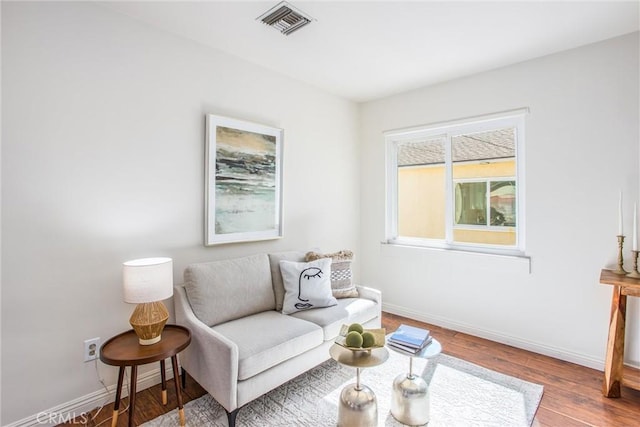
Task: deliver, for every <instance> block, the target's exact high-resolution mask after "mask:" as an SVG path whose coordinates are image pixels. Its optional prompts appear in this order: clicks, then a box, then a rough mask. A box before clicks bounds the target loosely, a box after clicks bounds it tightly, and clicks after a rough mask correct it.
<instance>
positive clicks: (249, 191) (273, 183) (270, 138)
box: [205, 114, 283, 246]
mask: <svg viewBox="0 0 640 427" xmlns="http://www.w3.org/2000/svg"><path fill="white" fill-rule="evenodd" d="M206 122H207V132H206V133H207V135H206V153H205V159H206V165H205V179H206V183H205V193H206V194H205V209H206V212H205V222H206V223H205V245H207V246H210V245H217V244H222V243H234V242H248V241H256V240H268V239H278V238H280V237H282V137H283V130H282V129H278V128H274V127H270V126H264V125H261V124H257V123H251V122H246V121H242V120H236V119H231V118H227V117H220V116H215V115H212V114H208V115H207V117H206Z"/></svg>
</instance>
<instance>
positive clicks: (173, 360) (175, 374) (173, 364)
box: [171, 355, 185, 427]
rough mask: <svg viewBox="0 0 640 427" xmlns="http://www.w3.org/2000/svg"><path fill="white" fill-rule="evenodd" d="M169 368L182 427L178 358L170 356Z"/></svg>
mask: <svg viewBox="0 0 640 427" xmlns="http://www.w3.org/2000/svg"><path fill="white" fill-rule="evenodd" d="M171 367H172V368H173V382H174V383H175V385H176V398H177V399H178V414H179V415H180V425H181V426H182V427H184V425H185V418H184V407H183V406H182V392H181V391H180V379H179V378H180V375H178V357H177V356H175V355H174V356H171Z"/></svg>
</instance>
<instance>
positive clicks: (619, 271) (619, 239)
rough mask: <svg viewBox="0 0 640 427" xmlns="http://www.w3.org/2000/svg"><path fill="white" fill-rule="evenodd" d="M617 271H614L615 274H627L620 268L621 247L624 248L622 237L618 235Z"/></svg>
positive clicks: (621, 260)
mask: <svg viewBox="0 0 640 427" xmlns="http://www.w3.org/2000/svg"><path fill="white" fill-rule="evenodd" d="M617 237H618V269H617V270H615V271H614V273H615V274H627V272H626V271H625V269H624V268H623V267H622V264H623V262H624V260H623V259H622V246H624V236H623V235H621V234H620V235H618V236H617Z"/></svg>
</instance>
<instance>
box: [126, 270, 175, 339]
mask: <svg viewBox="0 0 640 427" xmlns="http://www.w3.org/2000/svg"><path fill="white" fill-rule="evenodd" d="M122 284H123V287H124V301H125V302H128V303H132V304H138V305H137V306H136V308H135V310H133V314H132V315H131V318H130V319H129V323H131V326H132V327H133V330H134V331H135V332H136V334H137V335H138V340H139V342H140V344H141V345H151V344H155V343H157V342H159V341H160V339H161V337H162V329H163V328H164V325H165V324H166V323H167V320H168V319H169V311H167V307H165V305H164V304H163V303H162V300H165V299H167V298H169V297H171V296H172V295H173V261H172V260H171V258H144V259H135V260H132V261H127V262H125V263H124V268H123V274H122Z"/></svg>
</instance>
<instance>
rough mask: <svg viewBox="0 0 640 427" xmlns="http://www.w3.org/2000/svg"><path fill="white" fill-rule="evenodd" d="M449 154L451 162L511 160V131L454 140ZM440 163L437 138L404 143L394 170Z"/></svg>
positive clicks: (455, 137) (512, 140) (479, 134)
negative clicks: (400, 167) (402, 167)
mask: <svg viewBox="0 0 640 427" xmlns="http://www.w3.org/2000/svg"><path fill="white" fill-rule="evenodd" d="M451 150H452V153H451V156H452V160H453V161H454V162H467V161H474V160H476V161H480V160H492V159H504V158H512V157H515V155H516V151H515V135H514V129H513V128H507V129H499V130H493V131H489V132H480V133H474V134H467V135H459V136H454V137H453V138H452V139H451ZM441 163H444V145H443V144H442V143H441V142H440V139H439V138H435V139H427V140H421V141H412V142H407V143H403V144H400V146H399V147H398V166H418V165H433V164H441Z"/></svg>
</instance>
